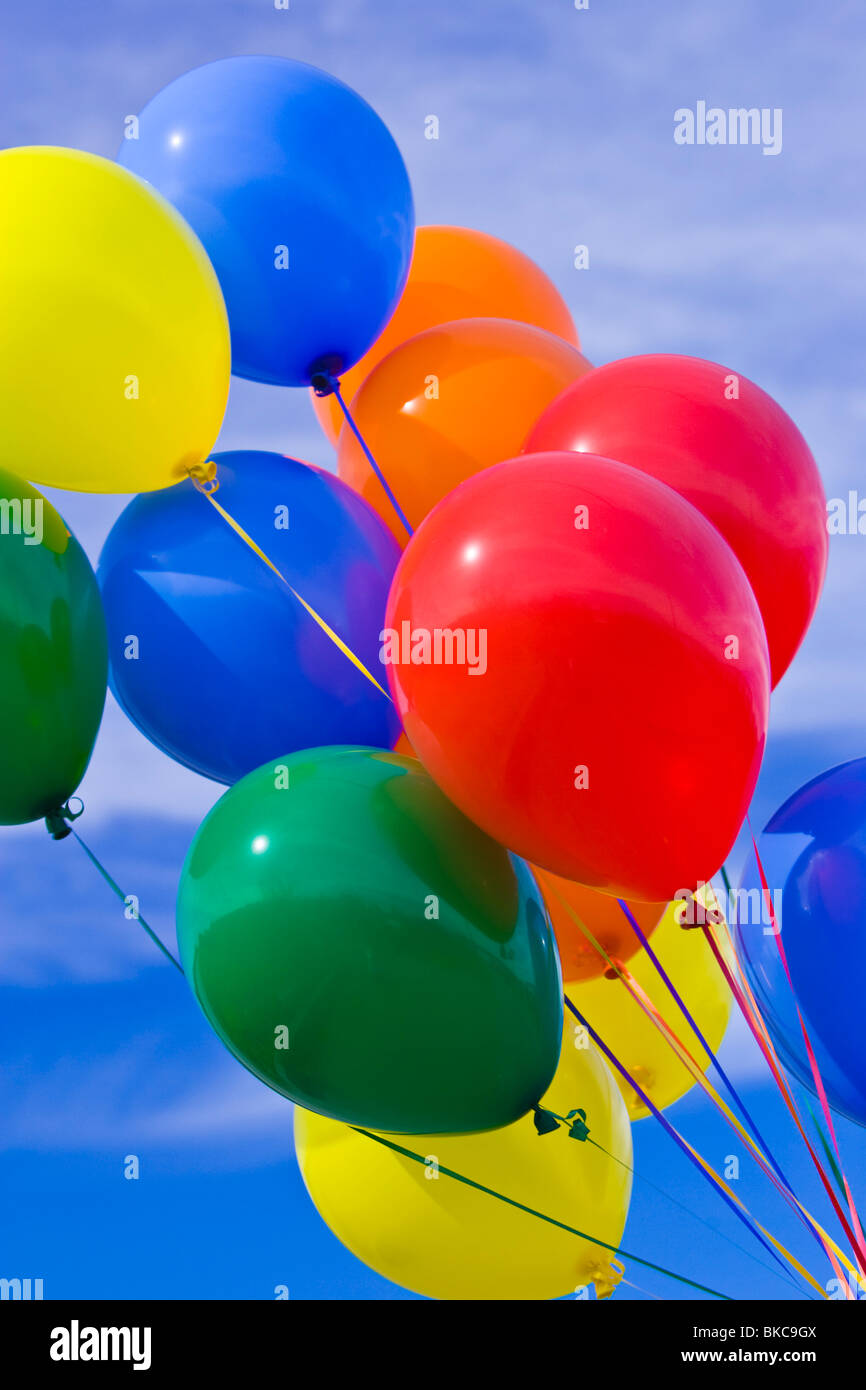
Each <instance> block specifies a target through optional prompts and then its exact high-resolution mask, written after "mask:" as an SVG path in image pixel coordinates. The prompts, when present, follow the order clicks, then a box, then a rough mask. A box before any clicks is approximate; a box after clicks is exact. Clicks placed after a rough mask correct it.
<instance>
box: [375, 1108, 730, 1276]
mask: <svg viewBox="0 0 866 1390" xmlns="http://www.w3.org/2000/svg"><path fill="white" fill-rule="evenodd" d="M351 1128H352V1129H353V1130H354V1131H355V1133H356V1134H363V1135H364V1136H365V1138H367V1139H372V1140H373V1141H374V1142H375V1143H376V1144H383V1145H384V1147H385V1148H386V1149H392V1150H393V1152H394V1153H398V1154H402V1155H403V1157H404V1158H411V1159H412V1160H413V1162H415V1163H420V1164H421V1166H422V1168H426V1167H427V1161H426V1159H424V1158H422V1157H421V1155H420V1154H416V1153H414V1152H413V1151H412V1149H404V1148H403V1147H402V1146H401V1145H400V1144H394V1143H393V1142H392V1141H391V1140H390V1139H385V1138H384V1137H383V1136H382V1135H381V1134H372V1133H371V1132H370V1130H368V1129H359V1127H358V1126H357V1125H352V1126H351ZM436 1171H437V1172H439V1173H444V1174H445V1176H446V1177H447V1178H454V1180H455V1182H462V1183H463V1184H464V1185H465V1186H466V1187H473V1188H474V1189H475V1191H476V1192H483V1193H484V1194H485V1195H486V1196H488V1197H495V1198H496V1200H497V1201H498V1202H505V1203H506V1205H507V1206H509V1207H516V1208H517V1210H518V1211H523V1212H526V1214H527V1216H535V1217H537V1218H538V1220H539V1221H546V1222H547V1223H548V1225H550V1226H558V1227H559V1229H560V1230H561V1231H568V1233H569V1235H573V1236H580V1239H581V1240H588V1241H590V1243H591V1244H592V1245H600V1246H601V1247H602V1249H604V1250H610V1252H611V1254H613V1255H621V1256H622V1257H623V1259H625V1260H633V1261H634V1263H635V1264H639V1265H643V1266H644V1268H645V1269H653V1270H655V1272H656V1273H657V1274H666V1275H667V1277H668V1278H669V1279H676V1280H677V1281H678V1283H680V1284H688V1285H689V1286H690V1287H691V1288H693V1289H700V1291H701V1293H708V1294H710V1295H711V1296H712V1297H713V1298H721V1299H724V1300H725V1302H726V1303H731V1302H733V1300H732V1299H731V1298H730V1296H729V1295H728V1294H726V1293H718V1292H717V1291H716V1289H710V1288H707V1285H706V1284H698V1283H697V1282H696V1281H695V1280H694V1279H687V1278H686V1277H685V1275H684V1274H674V1272H673V1270H670V1269H665V1267H664V1265H657V1264H653V1262H652V1260H644V1259H641V1257H640V1255H630V1254H629V1252H628V1251H627V1250H623V1249H622V1247H621V1246H618V1245H608V1243H607V1241H604V1240H599V1239H598V1238H597V1237H596V1236H590V1235H587V1233H586V1232H585V1231H579V1230H578V1229H577V1227H576V1226H567V1225H566V1224H565V1222H564V1221H557V1220H556V1219H555V1218H554V1217H552V1216H545V1214H544V1212H542V1211H536V1210H535V1209H534V1207H526V1206H524V1205H523V1203H522V1202H516V1201H515V1200H514V1198H513V1197H505V1196H504V1195H503V1194H502V1193H501V1192H495V1191H494V1190H493V1188H492V1187H484V1186H483V1185H482V1184H481V1183H480V1182H474V1181H473V1179H472V1178H466V1177H464V1176H463V1174H462V1173H455V1172H454V1170H453V1168H444V1167H443V1166H442V1164H441V1163H439V1164H437V1169H436Z"/></svg>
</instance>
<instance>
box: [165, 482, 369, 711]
mask: <svg viewBox="0 0 866 1390" xmlns="http://www.w3.org/2000/svg"><path fill="white" fill-rule="evenodd" d="M190 479H191V481H192V484H193V486H194V488H195V489H196V491H197V492H200V493H201V495H202V497H206V498H207V500H208V502H210V504H211V506H212V507H213V508H214V510H215V511H217V512H218V513H219V515H220V516H221V517H222V519H223V521H225V522H226V523H227V524H228V525H229V526H230V527H231V528H232V530H233V531H234V533H235V535H236V536H239V537H240V539H241V540H242V541H243V543H244V545H246V546H248V547H249V548H250V550H252V551H253V553H254V554H255V555H257V556H258V558H259V559H260V560H261V561H262V562H263V564H265V565H267V567H268V569H269V570H271V571H272V573H273V574H275V575H276V577H277V579H279V580H280V581H281V582H282V583H283V584H285V586H286V588H287V589H288V591H289V593H290V594H291V595H292V597H293V598H295V599H297V601H298V603H299V604H300V605H301V607H302V608H303V609H304V611H305V612H307V613H309V615H310V617H311V618H312V619H313V622H315V623H317V624H318V625H319V627H320V628H321V629H322V631H323V632H324V634H325V636H326V637H327V638H328V639H329V640H330V641H331V642H333V644H334V646H335V647H337V649H338V650H339V651H341V652H342V653H343V656H345V657H346V658H347V660H349V661H351V663H352V665H353V666H354V667H355V669H356V670H358V671H360V672H361V675H362V676H365V677H366V678H367V680H368V681H370V682H371V684H372V685H375V687H376V689H377V690H378V691H379V692H380V693H381V694H382V695H384V696H385V699H386V700H388V701H389V702H390V703H392V704H393V701H392V700H391V696H390V695H389V694H388V692H387V690H386V689H385V687H384V686H383V685H380V684H379V682H378V681H377V680H376V677H375V676H374V675H373V674H372V672H370V671H368V670H367V667H366V666H365V665H364V663H363V661H362V660H361V658H360V657H359V656H356V655H355V653H354V652H353V651H352V649H351V647H350V646H349V645H348V644H347V643H346V642H344V641H343V639H342V637H340V636H339V635H338V634H337V633H336V632H335V631H334V629H333V628H332V627H331V626H330V625H329V624H328V623H326V622H325V619H324V618H323V617H322V616H321V615H320V614H319V613H317V612H316V610H315V608H313V606H312V604H309V603H307V600H306V599H305V598H302V597H301V595H300V594H299V593H298V591H297V589H295V588H294V587H293V586H292V585H291V584H290V583H289V581H288V579H287V578H286V576H285V575H284V574H283V573H282V571H281V570H279V569H277V566H276V565H275V564H274V562H273V560H271V559H270V558H269V556H267V555H266V554H265V552H264V550H262V548H261V546H260V545H258V544H257V543H256V542H255V541H254V540H253V538H252V536H251V535H249V533H248V532H247V531H245V530H244V528H243V526H241V524H240V522H239V521H236V520H235V518H234V517H233V516H232V515H231V514H230V513H229V512H228V511H226V509H225V507H223V506H221V505H220V503H219V502H218V501H217V500H216V498H215V497H214V495H213V494H214V492H215V491H216V486H218V484H217V485H215V476H214V475H213V474H210V476H208V475H207V474H206V473H205V474H197V473H195V472H190Z"/></svg>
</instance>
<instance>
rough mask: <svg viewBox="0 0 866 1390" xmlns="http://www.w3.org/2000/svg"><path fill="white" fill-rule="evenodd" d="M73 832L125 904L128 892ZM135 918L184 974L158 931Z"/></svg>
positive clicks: (89, 857) (76, 833) (75, 832)
mask: <svg viewBox="0 0 866 1390" xmlns="http://www.w3.org/2000/svg"><path fill="white" fill-rule="evenodd" d="M71 833H72V834H73V835H74V836H75V838H76V840H77V841H78V843H79V844H80V846H81V848H82V849H83V850H84V853H85V854H86V855H87V857H88V859H89V860H90V862H91V864H93V865H94V867H95V868H96V869H98V871H99V873H100V874H101V875H102V877H103V878H104V879H105V882H106V883H107V884H108V886H109V888H110V889H111V891H112V892H113V893H115V894H116V895H117V897H118V898H119V899H120V901H121V902H122V903H124V904H125V903H126V900H127V895H126V893H124V891H123V889H122V888H120V887H119V886H118V884H116V883H115V881H114V879H113V878H112V877H111V874H110V873H109V872H108V870H107V869H106V868H105V866H104V865H103V864H100V862H99V860H98V859H97V857H96V855H95V854H94V853H93V851H92V850H91V849H88V847H87V845H86V844H85V843H84V841H83V840H82V838H81V836H80V835H79V833H78V831H77V830H73V831H72V832H71ZM135 920H136V921H137V922H138V924H139V926H141V927H143V928H144V930H145V931H146V932H147V934H148V936H149V937H150V939H151V941H152V942H153V943H154V944H155V945H156V946H158V947H159V949H160V950H161V951H162V954H163V955H164V956H167V957H168V959H169V960H170V961H171V963H172V965H174V966H176V967H177V969H178V970H179V971H180V973H181V975H182V974H183V966H182V965H181V963H180V961H179V960H176V959H175V957H174V956H173V955H172V954H171V951H170V950H169V949H168V947H167V946H164V945H163V943H162V942H161V941H160V939H159V937H158V936H157V934H156V932H155V931H154V930H153V928H152V927H150V926H148V924H147V922H145V920H144V918H143V917H139V916H137V917H136V919H135Z"/></svg>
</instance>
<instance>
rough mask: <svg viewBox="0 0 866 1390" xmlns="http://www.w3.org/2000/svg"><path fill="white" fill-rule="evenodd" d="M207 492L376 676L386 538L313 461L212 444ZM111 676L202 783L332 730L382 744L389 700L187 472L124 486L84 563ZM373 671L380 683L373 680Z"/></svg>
mask: <svg viewBox="0 0 866 1390" xmlns="http://www.w3.org/2000/svg"><path fill="white" fill-rule="evenodd" d="M214 459H215V462H216V463H217V464H218V465H219V480H220V490H219V497H218V500H219V502H220V505H221V506H223V507H225V508H226V509H227V511H228V512H229V513H230V514H231V515H232V516H234V517H235V518H236V519H237V520H238V521H239V522H240V524H241V525H242V526H243V527H244V529H245V530H246V531H247V532H248V534H249V535H250V536H251V537H252V539H253V540H254V541H256V543H257V544H259V545H260V546H261V547H262V549H263V550H264V551H265V553H266V554H267V555H268V556H269V558H270V559H271V560H273V562H274V564H276V566H277V568H278V569H279V570H280V571H281V572H282V574H283V575H285V577H286V579H287V580H288V581H289V583H290V584H291V585H292V586H293V587H294V588H295V589H296V590H297V592H298V593H299V594H300V596H301V598H303V599H305V600H306V602H307V603H309V604H310V605H311V606H312V607H313V608H314V609H315V610H316V612H317V613H318V614H319V615H320V616H321V617H322V618H323V619H324V620H325V621H326V622H327V623H328V624H329V626H330V627H332V628H333V629H334V630H335V632H336V633H337V635H338V636H339V637H340V638H341V639H342V640H343V641H344V642H345V643H346V644H347V645H348V646H349V648H350V649H351V650H352V651H353V652H355V653H356V655H357V656H358V657H359V658H360V659H361V660H362V661H363V662H364V664H365V665H366V667H367V670H368V671H370V673H371V674H373V675H376V673H377V672H378V676H377V679H378V678H379V677H381V670H380V668H379V663H378V659H377V658H378V652H377V636H378V633H379V630H380V628H381V626H382V620H383V617H384V612H385V602H386V598H387V594H388V586H389V584H390V582H391V578H392V576H393V573H394V569H395V567H396V564H397V558H398V554H399V552H398V549H397V546H396V544H395V542H394V540H393V538H392V536H391V535H390V534H389V532H388V531H387V529H386V527H385V526H384V525H383V524H382V522H381V521H380V520H379V518H378V517H377V516H376V515H375V513H373V512H372V511H371V510H370V508H369V507H368V506H367V505H366V503H364V502H363V501H362V499H361V498H360V497H357V496H355V494H354V493H352V492H351V491H350V489H349V488H347V487H346V486H345V484H343V483H341V482H340V480H339V479H338V478H335V477H334V476H333V475H332V474H330V473H326V472H325V471H324V470H322V469H320V468H313V467H312V466H311V465H309V464H306V463H298V462H297V461H296V460H295V459H288V458H283V457H282V456H281V455H279V454H269V453H259V452H238V453H227V454H216V455H215V456H214ZM99 583H100V586H101V588H102V595H103V599H104V602H105V611H106V616H107V619H108V632H109V644H110V653H111V688H112V691H113V693H114V695H115V696H116V697H117V700H118V702H119V703H120V704H121V705H122V707H123V709H124V710H125V711H126V713H127V714H128V716H129V718H130V719H131V720H132V722H133V723H134V724H135V725H137V727H138V728H139V729H140V730H141V731H142V733H143V734H145V735H146V737H147V738H149V739H150V740H151V742H152V743H155V744H156V746H157V747H158V748H161V749H162V750H163V752H165V753H168V754H169V756H170V757H172V758H175V759H176V760H177V761H178V762H180V763H183V764H184V766H185V767H189V768H192V769H193V771H195V772H200V773H201V774H202V776H204V777H212V778H213V779H214V780H215V781H217V782H235V781H237V779H238V778H239V777H242V776H243V775H244V773H246V772H250V771H252V769H253V768H254V767H258V766H260V764H261V763H263V762H265V761H266V760H267V759H268V758H273V757H277V756H279V755H281V754H283V753H290V752H293V751H294V750H295V749H298V748H307V747H310V746H311V745H313V744H319V743H322V742H325V743H330V742H335V741H341V742H351V741H352V740H359V741H360V742H362V743H370V744H374V745H379V746H381V747H383V748H386V747H390V746H391V744H392V743H393V742H394V740H395V739H396V738H397V734H398V731H399V721H398V720H397V718H396V715H395V714H394V711H393V708H392V706H391V704H390V702H389V701H388V700H387V699H386V697H385V696H384V695H383V693H382V691H381V690H377V689H376V687H375V686H374V685H373V684H372V683H371V682H370V681H369V680H368V679H367V678H366V677H365V676H364V675H363V673H362V672H360V671H359V670H358V669H357V668H356V667H355V666H354V665H353V664H352V662H351V661H350V660H349V659H348V657H347V656H346V655H345V654H344V653H343V652H342V651H340V650H339V648H338V647H337V646H336V645H335V643H334V642H332V641H331V639H330V638H329V637H328V636H327V635H326V634H325V633H324V632H323V631H322V630H321V628H320V627H319V626H318V624H317V623H316V622H315V620H314V619H313V618H312V617H311V616H310V615H309V614H308V613H307V612H306V610H305V609H304V608H303V607H302V605H301V604H300V603H299V601H298V599H297V598H295V597H294V596H293V595H292V594H291V593H290V592H289V590H288V589H287V588H286V586H285V585H284V584H283V583H282V582H281V581H280V580H279V579H278V578H277V577H276V575H274V574H273V573H272V572H271V570H270V569H269V568H268V567H267V565H266V564H265V563H264V562H263V561H262V560H261V559H260V558H259V557H258V556H257V555H256V554H254V552H253V551H252V550H250V549H249V548H248V547H247V546H245V545H244V544H243V543H242V542H241V540H240V539H239V538H238V536H236V535H235V534H234V532H233V531H232V530H231V528H230V527H229V526H228V525H227V524H226V522H225V521H224V520H223V518H222V517H220V516H218V515H217V513H216V512H215V511H214V510H213V508H212V507H210V506H209V504H208V503H207V501H206V500H205V498H203V497H201V496H199V494H198V493H197V492H196V490H195V489H194V487H193V485H192V483H190V482H187V483H182V484H181V485H180V486H179V487H175V488H170V489H168V490H167V491H165V492H159V493H151V494H148V495H147V496H144V497H137V498H136V499H135V500H134V501H133V502H131V503H130V504H129V506H128V507H127V508H126V510H125V511H124V512H123V513H122V514H121V516H120V517H119V519H118V520H117V521H116V522H115V525H114V527H113V528H112V531H111V534H110V535H109V537H108V540H107V541H106V543H105V547H104V549H103V552H102V555H101V556H100V561H99ZM381 683H382V682H381V681H380V684H381Z"/></svg>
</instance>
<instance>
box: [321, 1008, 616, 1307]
mask: <svg viewBox="0 0 866 1390" xmlns="http://www.w3.org/2000/svg"><path fill="white" fill-rule="evenodd" d="M577 1042H580V1043H584V1042H585V1039H584V1038H579V1037H577V1036H576V1034H575V1030H574V1028H573V1027H572V1026H571V1025H569V1026H568V1027H567V1028H566V1030H565V1035H564V1037H563V1042H562V1054H561V1058H560V1062H559V1066H558V1068H557V1071H556V1075H555V1077H554V1079H553V1082H552V1083H551V1086H550V1089H549V1090H548V1092H547V1093H546V1095H545V1096H544V1098H543V1102H542V1103H543V1105H544V1106H545V1107H549V1108H550V1109H551V1110H553V1111H554V1112H556V1113H557V1114H558V1115H561V1116H567V1115H568V1112H569V1111H575V1110H578V1109H581V1110H583V1111H584V1112H585V1116H586V1125H587V1126H588V1129H589V1133H590V1136H591V1138H592V1139H593V1140H594V1141H595V1143H597V1144H600V1145H601V1148H595V1147H593V1145H591V1144H589V1143H586V1142H583V1143H580V1146H579V1147H578V1141H577V1140H576V1137H570V1135H569V1126H568V1124H565V1125H561V1126H558V1127H557V1126H555V1125H554V1126H553V1131H552V1132H551V1133H549V1134H543V1135H539V1134H538V1133H537V1132H536V1128H535V1124H534V1123H533V1117H532V1116H531V1115H524V1116H523V1118H522V1119H520V1120H517V1121H516V1122H515V1123H514V1124H511V1125H509V1126H508V1127H507V1128H506V1129H498V1130H496V1131H495V1132H494V1133H492V1134H480V1135H471V1136H469V1137H465V1136H462V1135H461V1136H455V1135H452V1134H449V1135H436V1134H425V1135H422V1136H416V1137H415V1139H414V1140H406V1141H403V1142H402V1147H403V1148H408V1149H411V1150H413V1151H414V1152H415V1153H417V1154H419V1155H420V1156H421V1157H422V1158H424V1159H425V1160H426V1165H427V1166H426V1167H422V1166H421V1165H420V1164H418V1163H416V1162H414V1161H413V1160H412V1159H410V1158H405V1157H403V1155H401V1154H397V1153H394V1152H393V1151H392V1150H390V1149H387V1148H385V1147H383V1146H382V1145H381V1144H377V1143H376V1142H375V1141H374V1140H372V1139H369V1138H367V1137H366V1136H365V1135H363V1134H358V1133H357V1132H356V1131H355V1130H352V1129H350V1128H349V1127H348V1126H346V1125H341V1124H338V1123H337V1122H336V1121H335V1120H327V1119H323V1118H322V1116H320V1115H314V1114H311V1113H310V1111H308V1110H301V1109H296V1110H295V1148H296V1152H297V1156H298V1163H299V1165H300V1169H301V1173H302V1175H303V1178H304V1182H305V1183H306V1185H307V1190H308V1191H309V1193H310V1196H311V1197H312V1199H313V1202H314V1203H315V1205H316V1207H317V1208H318V1211H319V1214H320V1215H321V1217H322V1218H323V1220H324V1221H326V1222H327V1224H328V1225H329V1226H330V1228H331V1230H332V1231H333V1232H334V1234H335V1235H336V1236H337V1237H338V1238H339V1239H340V1240H341V1241H342V1242H343V1244H344V1245H347V1246H348V1248H349V1249H350V1250H351V1251H352V1252H353V1254H355V1255H357V1256H358V1258H359V1259H361V1260H363V1261H364V1263H365V1264H367V1265H370V1266H372V1268H373V1269H375V1270H376V1271H377V1272H378V1273H379V1274H382V1275H384V1276H385V1278H387V1279H392V1280H393V1281H394V1283H396V1284H402V1285H403V1286H404V1287H405V1288H409V1289H413V1290H414V1291H415V1292H416V1293H420V1294H426V1295H427V1296H428V1297H430V1298H439V1299H515V1300H517V1299H521V1300H522V1299H549V1298H559V1297H561V1296H563V1295H565V1294H569V1293H574V1292H575V1290H576V1289H577V1288H580V1287H581V1286H586V1285H588V1284H589V1283H590V1282H591V1281H593V1280H597V1281H598V1282H599V1284H601V1283H602V1282H603V1281H604V1280H605V1276H606V1275H607V1272H608V1269H609V1266H610V1263H611V1258H612V1256H611V1252H610V1251H608V1250H605V1249H604V1247H603V1246H599V1245H597V1244H593V1243H592V1242H591V1241H589V1240H581V1239H579V1238H578V1237H576V1236H573V1235H571V1234H570V1233H569V1232H567V1231H563V1230H560V1229H559V1228H558V1227H556V1226H552V1225H549V1224H548V1223H547V1222H545V1221H539V1220H538V1219H537V1218H533V1217H530V1216H527V1215H526V1214H525V1213H524V1212H521V1211H517V1210H515V1208H513V1207H509V1206H506V1205H505V1204H504V1203H502V1202H497V1201H496V1200H495V1199H494V1198H493V1197H489V1196H487V1195H486V1194H485V1193H483V1192H478V1191H476V1190H474V1189H472V1188H469V1187H466V1186H465V1185H464V1184H462V1183H459V1182H457V1181H456V1180H455V1179H453V1178H450V1177H448V1176H447V1174H445V1173H443V1172H440V1171H438V1170H437V1167H436V1166H434V1165H437V1164H438V1165H439V1168H450V1169H451V1170H452V1171H453V1172H457V1173H460V1174H461V1175H462V1176H464V1177H467V1178H471V1179H473V1180H474V1181H475V1182H478V1183H481V1184H482V1185H483V1186H484V1187H489V1188H492V1189H493V1190H494V1191H495V1192H499V1193H501V1194H502V1195H503V1196H506V1197H511V1198H512V1200H514V1201H516V1202H521V1203H523V1205H524V1206H528V1207H532V1208H533V1210H535V1211H539V1212H541V1213H542V1214H543V1215H545V1216H551V1217H553V1218H554V1220H556V1221H562V1222H563V1223H564V1224H565V1225H568V1226H573V1227H576V1228H577V1229H578V1230H580V1231H584V1232H586V1234H587V1235H589V1236H593V1237H594V1238H595V1239H596V1240H597V1241H598V1240H601V1241H605V1242H606V1243H607V1244H608V1245H612V1246H614V1248H616V1247H618V1245H619V1242H620V1240H621V1239H622V1233H623V1228H624V1227H625V1219H626V1214H627V1212H628V1204H629V1196H630V1193H631V1165H632V1147H631V1130H630V1128H629V1123H628V1116H627V1115H626V1111H625V1107H624V1105H623V1103H622V1100H621V1099H620V1096H619V1093H618V1091H617V1087H616V1083H615V1082H614V1079H613V1077H612V1075H611V1073H610V1071H609V1069H608V1067H607V1066H606V1064H605V1062H604V1061H603V1059H602V1057H601V1056H600V1054H599V1053H598V1052H597V1051H596V1050H595V1049H594V1048H593V1047H591V1046H590V1047H589V1048H586V1047H585V1046H581V1047H579V1048H578V1047H577V1046H575V1043H577ZM602 1149H605V1150H606V1151H607V1152H606V1153H603V1152H602Z"/></svg>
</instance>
